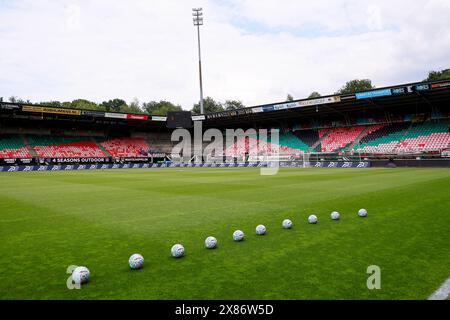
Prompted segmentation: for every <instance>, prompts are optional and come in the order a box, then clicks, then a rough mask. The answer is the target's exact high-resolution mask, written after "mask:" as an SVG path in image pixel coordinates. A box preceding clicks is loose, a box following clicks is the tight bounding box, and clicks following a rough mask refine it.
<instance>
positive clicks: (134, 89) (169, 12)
mask: <svg viewBox="0 0 450 320" xmlns="http://www.w3.org/2000/svg"><path fill="white" fill-rule="evenodd" d="M193 7H203V12H204V22H205V24H204V26H202V27H201V28H202V30H201V32H202V60H203V61H202V62H203V81H204V95H205V96H212V97H214V98H215V99H217V100H221V101H223V100H226V99H240V100H242V101H243V102H244V103H245V104H246V105H258V104H264V103H268V102H272V101H280V100H283V99H284V98H285V97H286V95H287V93H290V94H292V95H293V96H294V98H296V99H299V98H304V97H306V96H308V95H309V94H310V93H311V92H312V91H318V92H320V93H321V94H323V95H325V94H330V93H333V92H334V91H336V90H337V89H339V88H340V87H341V86H342V85H343V84H344V83H345V82H346V81H347V80H350V79H354V78H370V79H372V81H373V83H374V84H375V85H376V86H377V87H382V86H387V85H393V84H398V83H407V82H414V81H420V80H423V79H424V78H425V77H426V75H427V73H428V71H430V70H438V69H444V68H448V67H449V62H450V32H448V30H450V20H449V19H448V17H449V16H450V2H449V1H446V0H429V1H403V0H401V1H400V0H398V1H392V0H391V1H384V0H381V1H380V0H377V1H357V0H347V1H321V0H316V1H298V0H283V1H268V0H248V1H245V0H243V1H237V0H236V1H234V0H226V1H200V0H196V1H191V0H179V1H178V0H171V1H167V0H166V1H158V0H152V1H145V0H131V1H116V0H93V1H82V0H67V1H64V0H63V1H58V2H55V1H51V0H14V1H12V0H0V39H1V42H2V50H1V53H0V70H1V72H0V96H3V97H5V98H7V97H9V96H11V95H14V96H18V97H20V98H23V99H30V100H32V101H34V102H39V101H44V100H47V101H48V100H60V101H65V100H72V99H76V98H85V99H89V100H93V101H96V102H101V101H103V100H108V99H112V98H116V97H117V98H123V99H125V100H127V101H131V100H132V99H133V98H135V97H136V98H138V99H139V100H140V101H150V100H160V99H166V100H170V101H173V102H175V103H179V104H181V105H182V106H183V108H185V109H190V108H191V107H192V104H193V103H195V102H196V101H198V96H199V94H198V70H197V52H196V49H197V47H196V33H195V29H194V26H193V25H192V15H191V8H193Z"/></svg>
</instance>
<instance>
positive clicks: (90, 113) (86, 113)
mask: <svg viewBox="0 0 450 320" xmlns="http://www.w3.org/2000/svg"><path fill="white" fill-rule="evenodd" d="M81 114H82V115H83V116H88V117H99V118H103V117H105V112H103V111H90V110H82V111H81Z"/></svg>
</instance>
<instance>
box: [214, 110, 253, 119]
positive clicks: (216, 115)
mask: <svg viewBox="0 0 450 320" xmlns="http://www.w3.org/2000/svg"><path fill="white" fill-rule="evenodd" d="M251 113H253V109H252V108H249V109H237V110H229V111H222V112H216V113H211V114H208V115H206V117H207V118H208V119H216V118H223V117H234V116H239V115H245V114H251Z"/></svg>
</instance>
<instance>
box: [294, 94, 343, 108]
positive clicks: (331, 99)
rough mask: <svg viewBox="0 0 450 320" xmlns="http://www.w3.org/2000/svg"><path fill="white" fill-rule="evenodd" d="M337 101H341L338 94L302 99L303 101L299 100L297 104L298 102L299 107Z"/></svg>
mask: <svg viewBox="0 0 450 320" xmlns="http://www.w3.org/2000/svg"><path fill="white" fill-rule="evenodd" d="M337 102H341V97H340V96H333V97H325V98H317V99H309V100H303V101H299V104H300V107H306V106H316V105H321V104H327V103H337Z"/></svg>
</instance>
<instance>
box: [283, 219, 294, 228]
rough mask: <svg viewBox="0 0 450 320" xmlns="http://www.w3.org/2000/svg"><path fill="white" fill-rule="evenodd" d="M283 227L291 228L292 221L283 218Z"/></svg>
mask: <svg viewBox="0 0 450 320" xmlns="http://www.w3.org/2000/svg"><path fill="white" fill-rule="evenodd" d="M283 228H285V229H290V228H292V221H291V220H289V219H284V220H283Z"/></svg>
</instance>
